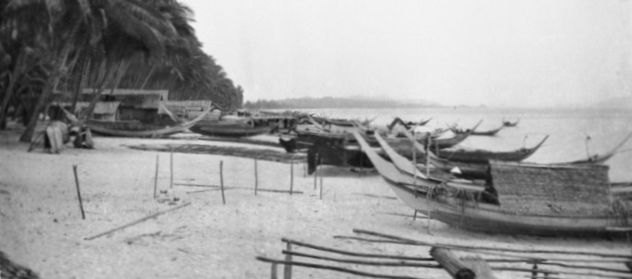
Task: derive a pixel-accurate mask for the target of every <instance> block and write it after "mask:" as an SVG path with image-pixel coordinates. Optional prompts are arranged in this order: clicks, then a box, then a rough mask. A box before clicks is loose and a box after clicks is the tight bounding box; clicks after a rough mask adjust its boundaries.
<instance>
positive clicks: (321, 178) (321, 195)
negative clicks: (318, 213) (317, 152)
mask: <svg viewBox="0 0 632 279" xmlns="http://www.w3.org/2000/svg"><path fill="white" fill-rule="evenodd" d="M318 164H319V165H320V157H318ZM319 174H320V200H323V172H322V170H320V171H319Z"/></svg>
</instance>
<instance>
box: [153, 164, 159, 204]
mask: <svg viewBox="0 0 632 279" xmlns="http://www.w3.org/2000/svg"><path fill="white" fill-rule="evenodd" d="M159 160H160V154H156V172H155V173H154V199H156V195H157V190H158V162H159Z"/></svg>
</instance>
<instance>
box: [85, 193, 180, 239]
mask: <svg viewBox="0 0 632 279" xmlns="http://www.w3.org/2000/svg"><path fill="white" fill-rule="evenodd" d="M189 205H191V203H190V202H188V203H185V204H183V205H180V206H176V207H174V208H170V209H167V210H165V211H160V212H157V213H154V214H151V215H149V216H146V217H143V218H140V219H138V220H136V221H133V222H130V223H127V224H125V225H122V226H119V227H116V228H114V229H111V230H109V231H106V232H102V233H100V234H97V235H94V236H90V237H86V238H84V239H85V240H92V239H95V238H98V237H102V236H104V235H108V234H111V233H113V232H116V231H119V230H122V229H125V228H129V227H131V226H133V225H136V224H139V223H142V222H145V221H147V220H149V219H152V218H156V217H158V216H160V215H163V214H165V213H167V212H171V211H175V210H178V209H180V208H183V207H185V206H189Z"/></svg>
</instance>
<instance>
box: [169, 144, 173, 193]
mask: <svg viewBox="0 0 632 279" xmlns="http://www.w3.org/2000/svg"><path fill="white" fill-rule="evenodd" d="M170 150H171V155H170V156H169V158H170V160H169V161H170V164H169V170H170V173H171V176H170V179H169V188H170V189H173V148H170Z"/></svg>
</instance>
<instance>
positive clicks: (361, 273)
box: [256, 256, 419, 279]
mask: <svg viewBox="0 0 632 279" xmlns="http://www.w3.org/2000/svg"><path fill="white" fill-rule="evenodd" d="M256 259H257V260H259V261H262V262H267V263H278V264H284V265H295V266H302V267H309V268H315V269H325V270H333V271H338V272H343V273H349V274H354V275H359V276H361V277H367V278H383V279H418V278H419V277H412V276H397V275H391V274H377V273H369V272H364V271H358V270H353V269H348V268H342V267H338V266H331V265H322V264H314V263H307V262H297V261H293V262H288V261H282V260H274V259H270V258H266V257H261V256H259V257H257V258H256Z"/></svg>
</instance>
